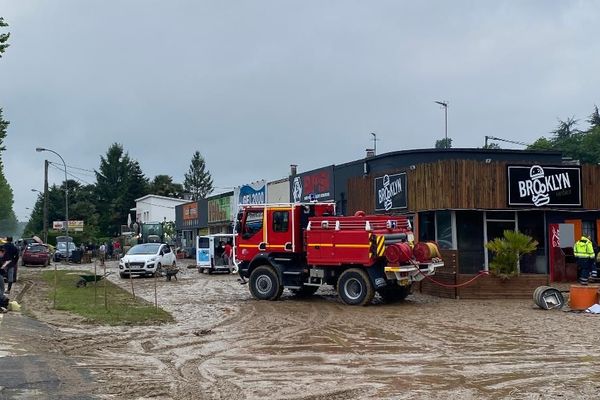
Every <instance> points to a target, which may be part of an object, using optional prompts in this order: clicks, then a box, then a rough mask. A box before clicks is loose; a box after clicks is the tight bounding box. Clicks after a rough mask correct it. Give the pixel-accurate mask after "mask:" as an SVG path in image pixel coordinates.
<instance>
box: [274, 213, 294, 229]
mask: <svg viewBox="0 0 600 400" xmlns="http://www.w3.org/2000/svg"><path fill="white" fill-rule="evenodd" d="M289 218H290V213H289V211H274V212H273V232H287V231H288V228H289Z"/></svg>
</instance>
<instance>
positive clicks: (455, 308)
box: [21, 264, 600, 399]
mask: <svg viewBox="0 0 600 400" xmlns="http://www.w3.org/2000/svg"><path fill="white" fill-rule="evenodd" d="M78 267H79V266H78ZM109 269H112V270H114V271H116V266H115V265H114V264H111V266H110V268H109ZM184 272H185V273H184V274H180V275H179V279H178V280H177V281H172V282H167V281H166V280H164V278H163V279H160V280H158V281H157V291H158V301H159V305H160V306H162V307H163V308H165V309H166V310H168V311H169V312H171V313H172V314H173V316H174V317H175V320H176V322H175V323H173V324H166V325H160V326H142V327H134V326H125V327H105V326H101V327H97V326H89V325H84V324H81V323H79V322H78V321H77V320H76V319H74V318H71V317H69V316H68V315H65V314H60V313H55V312H52V311H51V310H48V309H41V306H39V307H37V308H38V310H37V313H38V316H39V317H40V318H41V319H42V320H44V321H46V322H49V323H51V324H52V325H53V326H55V327H56V333H55V334H54V335H52V336H51V337H48V338H45V343H46V346H47V351H53V352H58V353H60V354H64V355H65V356H69V357H75V358H76V359H77V360H78V363H79V365H80V367H81V368H85V369H86V370H90V371H91V373H92V375H93V376H94V378H95V380H96V382H97V383H96V384H94V385H91V386H90V392H91V394H93V395H96V396H98V397H99V398H106V399H113V398H114V399H117V398H118V399H123V398H127V399H136V398H161V399H162V398H164V399H169V398H174V399H405V398H406V399H441V398H445V399H470V398H514V399H538V398H557V397H563V398H569V399H573V398H597V396H598V393H599V392H600V345H599V344H600V334H599V333H598V332H600V316H593V315H585V314H574V313H568V312H563V311H542V310H539V309H535V308H534V306H533V303H532V302H531V301H523V300H514V301H467V300H460V301H456V300H447V299H438V298H433V297H428V296H421V295H411V296H409V297H408V299H407V301H405V302H403V303H399V304H395V305H385V304H373V305H371V306H369V307H349V306H345V305H343V304H342V303H341V302H340V301H339V300H338V299H337V297H336V296H335V294H334V293H333V292H329V291H319V292H317V295H315V296H314V297H312V298H309V299H296V298H294V297H292V296H291V295H290V294H288V293H286V292H284V297H283V298H282V300H280V301H276V302H259V301H255V300H253V299H252V298H251V297H250V294H249V292H248V288H247V287H245V286H240V285H239V283H238V282H237V281H236V277H235V276H231V275H212V276H209V275H200V274H198V273H197V272H196V271H195V270H186V271H184ZM35 273H39V271H38V270H34V269H31V270H28V271H27V272H25V271H23V273H22V275H21V276H22V277H23V278H26V276H27V274H35ZM109 279H110V280H112V281H114V282H116V283H117V284H119V285H121V286H122V287H124V288H125V289H128V290H129V289H130V287H129V281H128V280H121V279H119V278H118V275H117V274H113V275H111V276H110V277H109ZM134 284H135V292H136V294H137V295H140V296H142V297H144V298H146V299H147V300H149V301H154V280H153V279H134ZM38 289H39V288H38ZM41 292H42V291H41V290H36V288H33V289H31V290H29V291H28V292H27V293H26V294H25V296H24V298H23V303H24V304H25V305H27V303H28V302H29V303H30V304H31V305H35V304H36V303H37V300H36V296H39V295H40V293H41ZM375 302H376V303H377V299H376V301H375Z"/></svg>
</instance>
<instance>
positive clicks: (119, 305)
mask: <svg viewBox="0 0 600 400" xmlns="http://www.w3.org/2000/svg"><path fill="white" fill-rule="evenodd" d="M77 273H81V274H82V275H92V274H93V273H90V272H89V271H74V272H72V271H56V274H57V281H58V286H57V290H56V308H57V309H59V310H65V311H69V312H72V313H75V314H78V315H80V316H82V317H84V318H85V320H86V322H87V323H90V324H108V325H125V324H127V325H133V324H135V325H146V324H155V323H162V322H171V321H172V320H173V317H172V316H171V315H170V314H169V313H167V312H166V311H164V310H163V309H161V308H156V307H154V305H153V304H150V303H148V302H146V301H144V300H142V299H140V298H136V300H133V298H132V296H131V294H130V293H129V292H127V291H125V290H123V289H121V288H119V287H118V286H116V285H115V284H113V283H111V282H108V281H106V280H102V281H99V282H97V283H96V285H97V287H96V288H95V289H94V283H93V282H92V283H91V284H88V285H87V286H86V287H81V288H78V287H76V286H75V284H76V283H77V281H78V280H79V276H78V275H77ZM97 274H98V275H101V274H102V269H101V268H98V271H97ZM42 278H43V279H44V280H45V281H46V283H47V284H48V286H50V287H51V288H53V286H54V271H44V272H43V274H42ZM104 285H106V300H107V304H108V307H105V306H104ZM52 295H53V291H52V290H50V292H49V296H50V297H52Z"/></svg>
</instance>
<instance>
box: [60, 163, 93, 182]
mask: <svg viewBox="0 0 600 400" xmlns="http://www.w3.org/2000/svg"><path fill="white" fill-rule="evenodd" d="M50 165H52V167H54V168H55V169H57V170H58V171H60V172H64V169H63V168H59V167H58V166H56V165H54V164H53V163H50ZM67 175H69V176H70V177H72V178H73V179H75V180H76V181H78V182H79V183H84V184H86V185H93V184H92V183H90V182H88V181H86V180H85V179H83V178H81V177H80V176H77V175H74V174H72V173H70V172H69V171H67Z"/></svg>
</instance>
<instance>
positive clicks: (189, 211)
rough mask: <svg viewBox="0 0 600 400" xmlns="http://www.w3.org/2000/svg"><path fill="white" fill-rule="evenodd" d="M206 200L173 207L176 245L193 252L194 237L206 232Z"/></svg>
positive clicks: (194, 245)
mask: <svg viewBox="0 0 600 400" xmlns="http://www.w3.org/2000/svg"><path fill="white" fill-rule="evenodd" d="M207 204H208V201H207V200H206V199H201V200H198V201H192V202H189V203H186V204H181V205H178V206H177V207H175V231H176V233H177V245H178V246H179V247H181V248H182V249H184V250H186V251H187V253H188V254H195V247H196V237H197V236H202V235H207V234H208V212H207V211H208V210H207V209H208V205H207Z"/></svg>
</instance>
